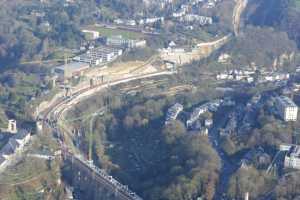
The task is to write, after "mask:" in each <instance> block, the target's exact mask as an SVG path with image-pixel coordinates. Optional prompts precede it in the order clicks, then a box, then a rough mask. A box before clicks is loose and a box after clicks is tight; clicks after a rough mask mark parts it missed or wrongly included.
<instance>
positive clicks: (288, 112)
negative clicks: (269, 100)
mask: <svg viewBox="0 0 300 200" xmlns="http://www.w3.org/2000/svg"><path fill="white" fill-rule="evenodd" d="M275 105H276V108H277V111H278V113H279V115H280V116H281V118H282V119H283V120H284V121H297V115H298V106H297V105H296V104H295V103H294V102H293V101H292V100H291V99H290V98H288V97H285V96H280V97H277V98H276V102H275Z"/></svg>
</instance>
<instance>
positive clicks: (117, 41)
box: [105, 35, 147, 49]
mask: <svg viewBox="0 0 300 200" xmlns="http://www.w3.org/2000/svg"><path fill="white" fill-rule="evenodd" d="M105 43H106V45H108V46H117V47H123V48H129V49H132V48H143V47H146V45H147V42H146V40H138V39H136V40H134V39H127V38H124V37H123V36H122V35H115V36H111V37H107V38H106V39H105Z"/></svg>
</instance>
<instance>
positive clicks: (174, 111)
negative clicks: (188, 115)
mask: <svg viewBox="0 0 300 200" xmlns="http://www.w3.org/2000/svg"><path fill="white" fill-rule="evenodd" d="M181 111H183V106H182V105H181V104H179V103H176V104H174V105H173V106H172V107H170V108H169V109H168V112H167V116H166V121H165V124H168V123H169V122H170V121H172V120H176V118H177V117H178V115H179V113H180V112H181Z"/></svg>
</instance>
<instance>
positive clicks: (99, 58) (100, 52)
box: [73, 47, 123, 66]
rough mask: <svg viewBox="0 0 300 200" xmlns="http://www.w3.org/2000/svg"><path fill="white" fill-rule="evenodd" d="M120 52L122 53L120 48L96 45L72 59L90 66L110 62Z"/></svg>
mask: <svg viewBox="0 0 300 200" xmlns="http://www.w3.org/2000/svg"><path fill="white" fill-rule="evenodd" d="M122 54H123V51H122V49H116V48H110V47H97V48H94V49H90V50H88V51H87V52H86V53H85V54H82V55H79V56H76V57H74V58H73V60H75V61H77V62H84V63H88V64H90V65H92V66H95V65H100V64H104V63H107V62H111V61H113V60H115V59H116V58H117V57H118V56H120V55H122Z"/></svg>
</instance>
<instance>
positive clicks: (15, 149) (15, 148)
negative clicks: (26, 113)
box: [0, 130, 31, 170]
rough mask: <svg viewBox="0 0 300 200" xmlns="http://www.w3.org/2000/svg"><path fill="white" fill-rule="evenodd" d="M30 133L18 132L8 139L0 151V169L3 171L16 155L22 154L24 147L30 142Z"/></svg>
mask: <svg viewBox="0 0 300 200" xmlns="http://www.w3.org/2000/svg"><path fill="white" fill-rule="evenodd" d="M30 138H31V133H30V132H29V131H26V130H20V131H18V133H16V134H15V135H13V136H12V137H11V138H9V140H8V142H7V143H6V145H5V146H4V147H3V148H2V149H1V150H0V169H1V170H3V169H4V168H5V167H6V166H7V165H8V164H9V162H10V161H12V160H13V159H14V156H15V155H16V154H17V153H20V152H22V150H23V149H24V146H25V145H26V144H27V143H28V142H29V141H30Z"/></svg>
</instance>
